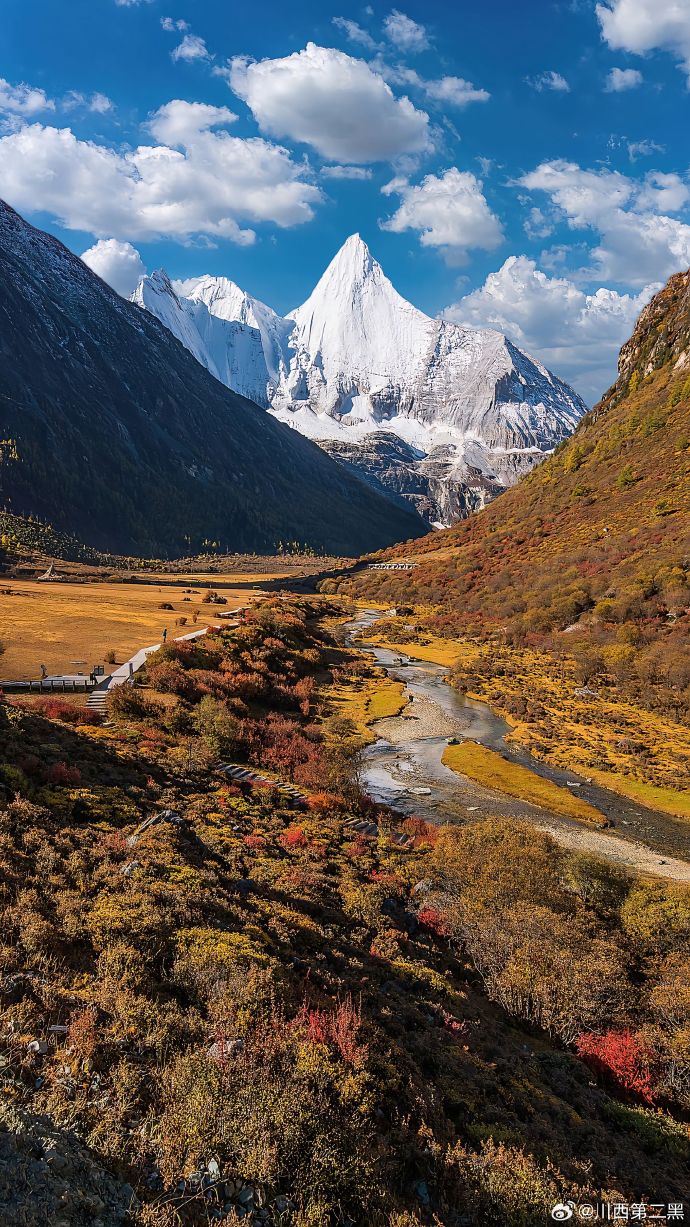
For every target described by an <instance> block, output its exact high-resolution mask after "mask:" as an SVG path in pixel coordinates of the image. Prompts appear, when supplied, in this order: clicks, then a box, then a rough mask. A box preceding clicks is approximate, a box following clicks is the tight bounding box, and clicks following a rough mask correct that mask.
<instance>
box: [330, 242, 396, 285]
mask: <svg viewBox="0 0 690 1227" xmlns="http://www.w3.org/2000/svg"><path fill="white" fill-rule="evenodd" d="M374 271H377V272H382V271H383V270H382V269H381V265H380V264H379V263H378V262H377V261H376V260H375V259H374V257H373V256H372V254H371V252H370V251H369V248H368V247H367V245H366V243H365V242H364V239H362V238H361V237H360V236H359V235H358V234H351V235H350V237H349V239H346V240H345V242H344V243H343V245H342V247H341V248H340V251H338V252H336V254H335V255H334V257H333V259H332V260H331V262H330V264H329V265H328V268H327V269H326V271H325V273H324V275H323V277H322V278H321V280H322V281H325V280H326V279H328V280H329V281H332V280H333V278H334V277H335V278H337V279H338V280H339V281H342V280H349V281H351V282H356V283H362V282H364V281H365V280H366V278H367V277H368V276H369V275H370V274H371V273H373V272H374Z"/></svg>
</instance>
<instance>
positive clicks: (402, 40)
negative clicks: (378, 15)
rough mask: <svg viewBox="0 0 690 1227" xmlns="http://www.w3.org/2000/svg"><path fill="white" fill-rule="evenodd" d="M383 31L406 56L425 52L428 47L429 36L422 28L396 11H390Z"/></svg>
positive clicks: (404, 14)
mask: <svg viewBox="0 0 690 1227" xmlns="http://www.w3.org/2000/svg"><path fill="white" fill-rule="evenodd" d="M383 31H384V34H385V35H386V38H388V39H389V40H390V42H392V43H393V44H394V45H395V46H396V47H397V48H398V50H399V51H404V52H406V53H407V54H408V55H409V54H410V53H413V52H416V51H426V48H427V47H428V46H429V36H428V34H427V32H426V30H425V29H424V26H422V25H420V24H419V22H417V21H413V20H412V18H411V17H408V16H407V14H406V13H401V12H400V11H399V10H398V9H391V12H390V13H389V14H388V16H387V17H386V19H385V21H384V23H383Z"/></svg>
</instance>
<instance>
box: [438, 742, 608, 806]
mask: <svg viewBox="0 0 690 1227" xmlns="http://www.w3.org/2000/svg"><path fill="white" fill-rule="evenodd" d="M443 762H444V763H445V765H446V767H450V769H451V771H456V772H457V773H458V775H465V776H467V778H468V779H470V780H474V781H475V783H477V784H481V785H482V786H483V787H484V788H491V789H493V790H494V791H495V792H502V793H505V794H506V795H507V796H509V797H515V798H517V799H518V800H520V801H528V802H530V804H532V805H538V806H539V807H540V808H541V809H545V810H549V811H550V812H551V813H553V814H561V815H563V816H564V817H566V818H577V819H578V820H579V821H580V822H587V823H590V824H592V825H594V826H605V825H606V819H605V818H604V816H603V814H600V812H599V810H597V809H595V808H594V806H593V805H589V804H588V803H587V802H586V801H582V800H581V799H580V797H574V796H572V795H571V794H570V792H569V791H568V790H567V789H565V788H559V786H558V785H557V784H553V783H552V782H551V780H544V779H542V777H541V776H539V775H535V774H534V772H533V771H530V770H529V768H528V767H522V766H521V765H520V764H519V763H511V762H509V761H508V760H507V759H505V758H503V757H502V756H501V755H500V754H498V753H497V752H496V751H495V750H489V749H487V747H486V746H482V745H479V744H478V743H477V742H476V741H463V742H461V743H460V744H459V745H457V746H447V747H446V749H445V750H444V752H443Z"/></svg>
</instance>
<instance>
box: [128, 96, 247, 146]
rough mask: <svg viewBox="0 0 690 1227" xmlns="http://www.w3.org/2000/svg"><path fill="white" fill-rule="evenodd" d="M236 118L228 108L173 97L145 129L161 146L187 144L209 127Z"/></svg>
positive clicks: (156, 112)
mask: <svg viewBox="0 0 690 1227" xmlns="http://www.w3.org/2000/svg"><path fill="white" fill-rule="evenodd" d="M236 119H237V116H236V115H235V113H234V111H231V110H229V108H228V107H214V106H211V105H210V104H209V103H206V102H185V101H184V100H183V99H182V98H173V100H172V101H171V102H166V103H165V106H162V107H159V109H158V110H157V111H155V112H154V114H153V115H152V116H151V118H150V120H149V122H148V125H147V126H148V130H149V132H150V133H151V135H152V136H155V138H156V140H157V141H160V142H161V143H162V144H163V145H186V144H189V143H190V142H193V140H194V138H195V136H198V135H199V133H201V132H205V131H206V130H207V129H208V128H215V127H218V125H219V124H232V123H234V122H235V120H236Z"/></svg>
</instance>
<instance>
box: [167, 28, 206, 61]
mask: <svg viewBox="0 0 690 1227" xmlns="http://www.w3.org/2000/svg"><path fill="white" fill-rule="evenodd" d="M170 56H171V58H172V59H173V60H175V61H177V60H187V61H190V60H210V59H211V58H212V56H211V53H210V52H209V50H208V48H207V46H206V43H205V42H204V40H203V38H199V36H198V34H185V36H184V38H183V39H182V42H181V43H180V44H179V45H178V46H177V47H175V49H174V50H173V51H171V52H170Z"/></svg>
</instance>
